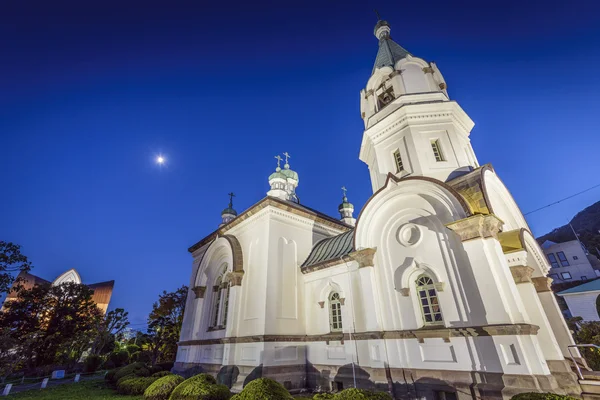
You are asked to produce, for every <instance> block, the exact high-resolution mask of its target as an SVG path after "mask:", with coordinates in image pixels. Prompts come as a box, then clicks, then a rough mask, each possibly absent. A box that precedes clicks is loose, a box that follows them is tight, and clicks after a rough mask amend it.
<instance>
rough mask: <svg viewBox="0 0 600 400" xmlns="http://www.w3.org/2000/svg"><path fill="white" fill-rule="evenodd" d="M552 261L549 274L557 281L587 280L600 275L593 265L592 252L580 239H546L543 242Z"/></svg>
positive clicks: (543, 246) (549, 260)
mask: <svg viewBox="0 0 600 400" xmlns="http://www.w3.org/2000/svg"><path fill="white" fill-rule="evenodd" d="M542 248H543V249H544V254H546V257H547V258H548V262H549V263H550V271H549V272H548V276H549V277H550V278H552V279H553V281H554V282H555V283H564V282H573V281H586V280H590V279H595V278H597V277H598V272H597V271H596V270H595V269H594V267H593V266H592V263H591V261H590V259H589V257H590V254H589V253H588V251H587V250H586V249H585V247H584V246H583V245H582V244H581V242H580V241H579V240H571V241H568V242H562V243H555V242H552V241H550V240H546V241H545V242H544V243H543V244H542Z"/></svg>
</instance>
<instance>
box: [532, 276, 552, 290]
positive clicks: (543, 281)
mask: <svg viewBox="0 0 600 400" xmlns="http://www.w3.org/2000/svg"><path fill="white" fill-rule="evenodd" d="M531 282H532V283H533V286H535V291H536V292H538V293H540V292H551V291H552V289H551V288H550V286H551V285H552V278H548V277H547V276H540V277H538V278H532V279H531Z"/></svg>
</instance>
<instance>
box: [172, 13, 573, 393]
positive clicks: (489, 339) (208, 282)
mask: <svg viewBox="0 0 600 400" xmlns="http://www.w3.org/2000/svg"><path fill="white" fill-rule="evenodd" d="M374 33H375V36H376V38H377V40H378V52H377V56H376V58H375V65H374V66H373V70H372V74H371V76H369V77H365V78H366V81H367V83H366V86H365V88H364V89H363V90H361V91H360V109H361V117H362V119H363V122H364V127H365V129H364V132H363V136H362V143H361V147H360V152H359V159H360V160H361V161H363V162H364V163H365V164H366V165H367V166H368V168H369V172H370V181H371V186H372V191H373V193H372V195H371V197H370V198H369V199H368V201H367V202H366V203H365V204H364V206H363V207H362V209H361V211H360V213H359V214H358V217H356V218H355V217H354V206H353V205H352V204H351V203H350V201H349V199H348V196H347V195H346V193H345V192H344V194H343V196H342V199H341V200H342V201H341V204H340V205H339V207H338V210H339V212H340V216H339V217H338V218H333V217H330V216H328V215H326V214H324V213H322V212H319V211H317V210H314V209H312V208H310V207H307V206H306V205H304V204H301V203H300V201H299V196H297V189H298V185H299V182H300V179H299V174H298V173H297V172H296V171H294V170H292V168H291V165H290V155H289V154H287V153H284V155H285V161H284V162H285V163H284V165H283V168H281V164H280V162H281V161H282V159H281V157H279V156H277V157H276V158H277V163H278V164H277V167H276V168H275V171H274V172H273V173H272V174H271V175H270V176H269V177H268V183H269V188H270V189H269V191H268V192H267V194H266V197H264V198H263V199H262V200H260V201H258V202H257V203H256V204H254V205H253V206H251V207H250V208H249V209H247V210H245V211H243V212H240V213H238V212H237V211H236V210H235V209H234V207H233V204H232V203H231V202H230V203H229V205H228V207H227V208H226V209H225V210H223V212H222V224H221V225H220V226H219V228H218V229H216V230H215V231H214V232H212V233H210V234H209V235H207V236H206V237H204V238H202V239H201V240H199V241H198V242H197V243H195V244H194V245H192V246H191V247H190V248H189V249H188V250H189V252H190V253H191V256H192V268H191V274H190V281H189V285H190V293H189V295H188V300H187V304H186V307H185V317H184V322H183V327H182V332H181V339H180V342H179V349H178V353H177V362H176V364H175V367H174V370H175V371H177V372H184V371H186V370H188V369H192V371H207V372H210V373H213V374H215V375H218V376H219V378H220V379H221V380H222V381H223V382H226V383H228V384H229V385H230V386H232V387H233V388H234V390H239V389H241V388H242V387H243V386H244V385H245V384H246V383H248V382H249V381H251V380H252V379H255V378H258V377H261V376H268V377H272V378H274V379H276V380H278V381H279V382H281V383H282V384H283V385H284V386H286V387H287V388H289V389H302V388H306V387H309V388H316V389H325V390H327V389H333V390H340V389H343V388H346V387H352V386H358V387H366V388H372V387H375V386H377V387H379V388H384V389H385V390H390V391H392V392H394V394H395V395H397V396H403V395H406V396H408V397H412V396H415V397H425V398H428V399H434V398H459V399H471V398H473V399H475V398H496V399H500V398H507V399H508V398H510V397H511V396H512V395H514V394H516V393H520V392H532V391H543V392H556V393H568V394H572V395H575V396H578V395H579V393H580V392H581V390H580V388H579V385H578V383H577V379H576V376H575V374H573V372H572V371H571V368H570V366H569V364H568V362H567V361H566V360H565V357H568V356H569V353H568V350H567V347H568V346H569V345H571V344H573V343H574V342H573V339H572V337H571V334H570V332H569V329H568V328H567V325H566V323H565V321H564V319H563V317H562V314H561V311H560V309H559V307H558V305H557V302H556V299H555V297H554V294H553V292H552V291H551V289H550V284H551V279H550V278H548V276H547V275H548V271H549V270H550V265H549V263H548V261H547V259H546V256H545V254H544V252H543V250H542V249H541V247H540V246H539V244H538V243H537V242H536V240H535V238H534V237H533V235H532V234H531V231H530V229H529V227H528V225H527V222H526V221H525V218H524V217H523V214H522V213H521V211H520V209H519V207H518V205H517V204H516V203H515V201H514V199H513V197H512V196H511V194H510V192H509V191H508V189H507V188H506V186H505V185H504V184H503V182H502V181H501V179H500V177H499V176H498V173H497V172H496V171H495V170H494V168H493V167H492V166H491V165H489V164H487V165H483V166H480V165H479V162H478V161H477V158H476V156H475V152H474V151H473V148H472V146H471V142H470V139H469V136H470V132H471V129H472V128H473V126H474V123H473V121H472V120H471V118H470V117H469V116H468V115H467V113H466V112H465V111H464V110H463V109H462V108H461V106H460V105H459V103H458V102H457V101H456V100H453V99H451V98H450V95H449V93H448V88H447V84H446V81H445V79H444V77H443V75H442V73H441V71H440V70H439V68H438V66H437V65H436V64H435V63H433V62H428V61H426V60H425V59H423V58H420V57H418V56H416V55H413V54H411V53H410V52H409V51H407V50H406V49H404V48H403V47H402V46H400V45H399V44H398V43H396V42H395V41H394V40H392V38H391V36H390V25H389V24H388V23H387V22H386V21H379V22H378V23H377V25H376V26H375V30H374ZM332 68H336V69H339V68H340V66H339V65H335V66H332ZM345 135H347V133H346V134H345ZM340 140H347V137H340Z"/></svg>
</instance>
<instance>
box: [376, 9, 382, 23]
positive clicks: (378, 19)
mask: <svg viewBox="0 0 600 400" xmlns="http://www.w3.org/2000/svg"><path fill="white" fill-rule="evenodd" d="M375 15H377V21H381V17H380V16H379V12H378V11H377V9H375Z"/></svg>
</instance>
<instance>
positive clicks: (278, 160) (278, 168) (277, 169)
mask: <svg viewBox="0 0 600 400" xmlns="http://www.w3.org/2000/svg"><path fill="white" fill-rule="evenodd" d="M275 159H276V160H277V168H276V169H275V171H281V165H280V164H281V160H283V158H281V156H280V155H279V154H277V155H276V156H275Z"/></svg>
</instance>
